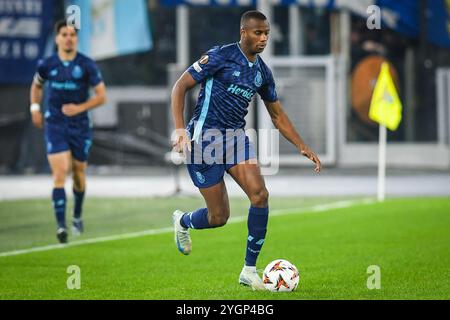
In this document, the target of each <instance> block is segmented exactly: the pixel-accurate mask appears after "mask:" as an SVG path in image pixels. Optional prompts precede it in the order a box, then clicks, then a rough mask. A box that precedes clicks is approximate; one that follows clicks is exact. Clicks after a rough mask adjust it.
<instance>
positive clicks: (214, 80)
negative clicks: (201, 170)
mask: <svg viewBox="0 0 450 320" xmlns="http://www.w3.org/2000/svg"><path fill="white" fill-rule="evenodd" d="M187 71H188V72H189V73H190V74H191V75H192V77H193V78H194V80H195V81H196V82H197V83H201V84H202V86H201V90H200V93H199V96H198V101H197V105H196V107H195V110H194V115H193V117H192V119H191V120H190V122H189V124H188V126H187V130H188V131H189V132H190V134H191V137H192V138H193V139H194V140H196V139H197V138H198V137H199V135H201V134H202V132H203V131H204V130H206V129H211V128H214V129H219V130H222V129H243V128H244V127H245V119H244V118H245V116H246V115H247V112H248V110H247V108H248V105H249V103H250V101H251V100H252V98H253V96H254V95H255V93H258V94H259V95H260V96H261V98H262V99H263V100H264V101H268V102H274V101H276V100H277V99H278V98H277V93H276V90H275V82H274V79H273V75H272V72H271V71H270V69H269V67H268V66H267V65H266V64H265V63H264V61H263V60H262V58H261V57H260V56H257V60H256V61H255V62H254V63H252V62H250V61H249V60H248V59H247V58H246V56H245V55H244V53H243V52H242V50H241V48H240V46H239V44H238V43H233V44H229V45H225V46H222V47H213V48H212V49H210V50H209V51H208V52H207V53H206V54H205V55H203V56H202V57H201V58H200V60H198V61H197V62H195V63H194V64H193V65H191V66H190V67H189V69H188V70H187Z"/></svg>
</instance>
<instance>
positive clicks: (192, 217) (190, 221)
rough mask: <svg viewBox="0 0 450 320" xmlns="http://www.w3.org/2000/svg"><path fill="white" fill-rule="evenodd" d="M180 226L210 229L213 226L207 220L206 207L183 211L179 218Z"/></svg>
mask: <svg viewBox="0 0 450 320" xmlns="http://www.w3.org/2000/svg"><path fill="white" fill-rule="evenodd" d="M180 223H181V226H182V227H183V228H191V229H210V228H215V226H211V225H210V224H209V222H208V209H207V208H201V209H197V210H196V211H192V212H188V213H185V214H184V216H183V218H181V221H180Z"/></svg>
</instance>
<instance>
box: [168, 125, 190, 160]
mask: <svg viewBox="0 0 450 320" xmlns="http://www.w3.org/2000/svg"><path fill="white" fill-rule="evenodd" d="M172 147H173V151H174V152H178V153H182V154H183V155H184V156H185V157H186V150H189V151H191V141H190V139H189V136H188V134H187V132H186V129H184V128H183V129H175V139H174V140H173V143H172Z"/></svg>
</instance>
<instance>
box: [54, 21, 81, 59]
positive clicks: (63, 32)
mask: <svg viewBox="0 0 450 320" xmlns="http://www.w3.org/2000/svg"><path fill="white" fill-rule="evenodd" d="M56 44H57V45H58V48H60V49H62V50H63V51H65V52H67V53H70V52H73V51H74V50H76V49H77V44H78V36H77V33H76V31H75V28H73V27H63V28H61V29H59V33H58V34H57V35H56Z"/></svg>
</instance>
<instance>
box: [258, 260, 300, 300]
mask: <svg viewBox="0 0 450 320" xmlns="http://www.w3.org/2000/svg"><path fill="white" fill-rule="evenodd" d="M262 280H263V283H264V286H265V287H266V289H267V290H269V291H272V292H290V291H294V290H295V289H297V286H298V282H299V280H300V273H299V271H298V269H297V267H296V266H294V265H293V264H292V263H290V262H289V261H287V260H284V259H276V260H273V261H272V262H270V263H269V264H268V265H267V267H266V268H265V269H264V273H263V279H262Z"/></svg>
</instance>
